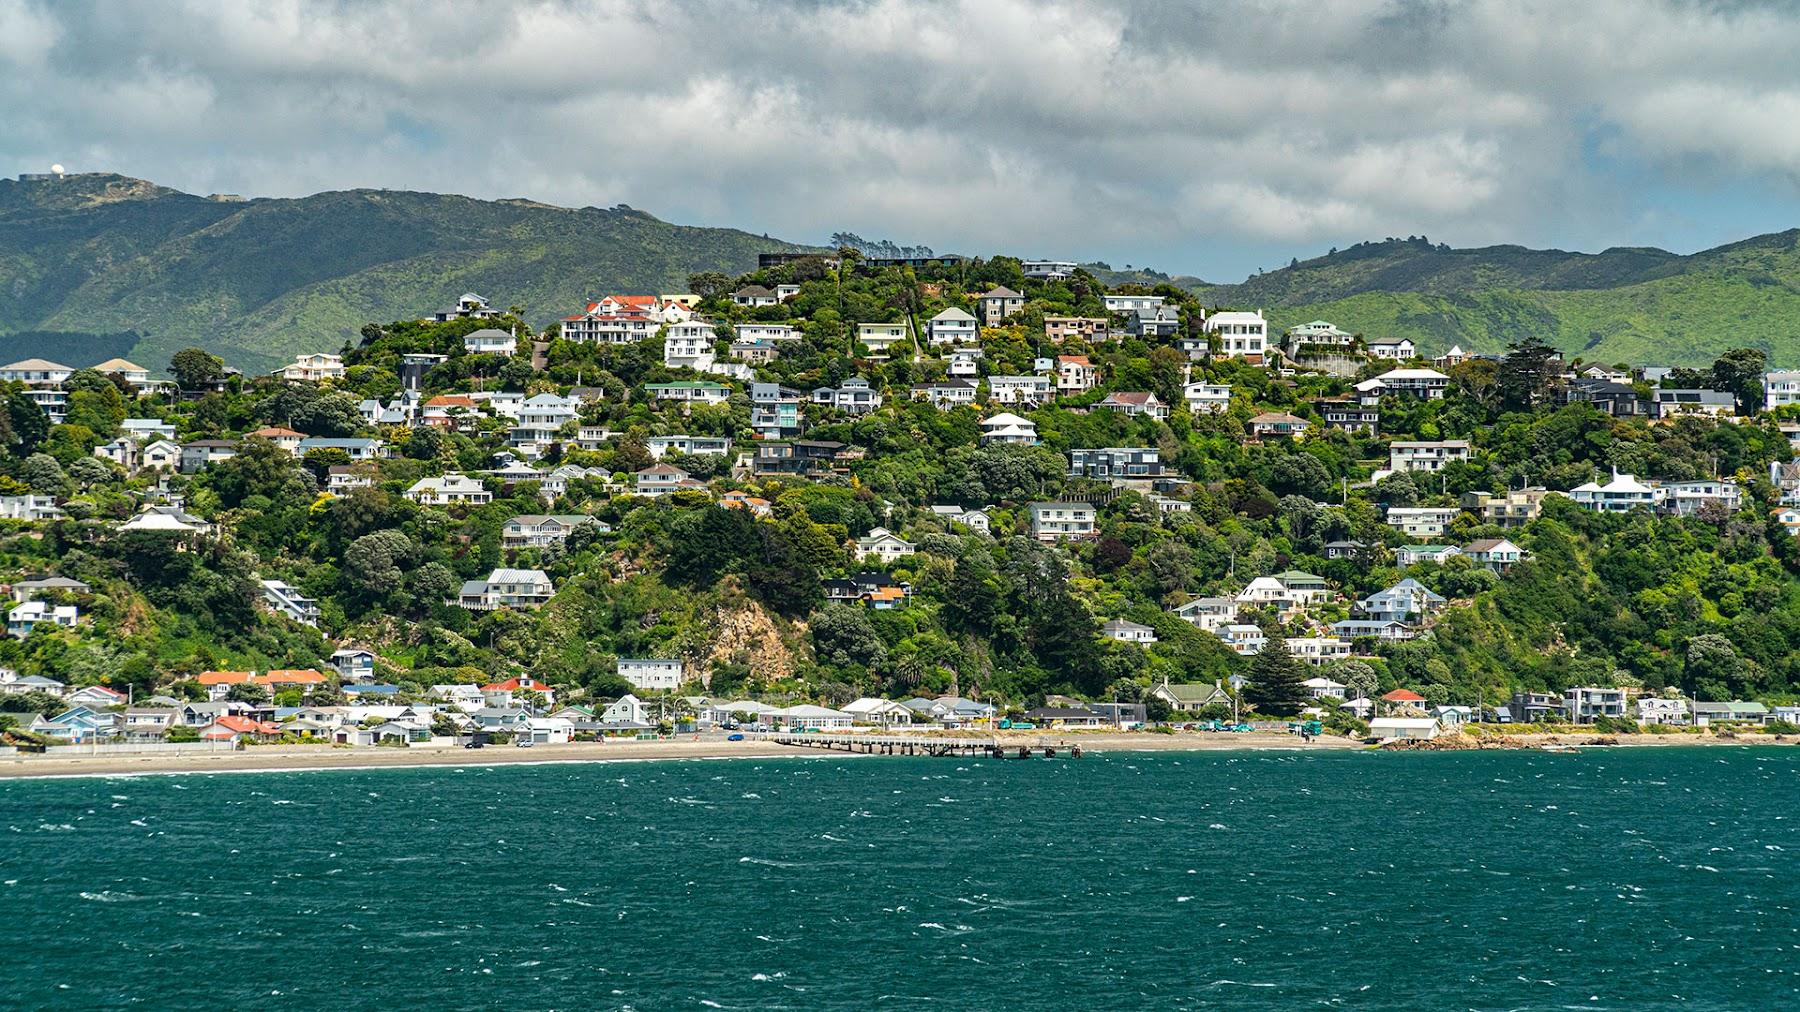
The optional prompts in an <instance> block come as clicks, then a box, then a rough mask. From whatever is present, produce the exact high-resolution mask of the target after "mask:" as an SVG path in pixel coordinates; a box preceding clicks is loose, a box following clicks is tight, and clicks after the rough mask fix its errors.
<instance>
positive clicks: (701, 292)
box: [687, 271, 732, 299]
mask: <svg viewBox="0 0 1800 1012" xmlns="http://www.w3.org/2000/svg"><path fill="white" fill-rule="evenodd" d="M687 283H688V291H690V292H693V293H694V294H695V295H698V296H700V297H701V298H703V299H710V298H713V297H714V296H718V295H723V294H725V293H726V292H728V291H730V290H731V284H732V282H731V278H730V277H728V276H726V275H724V274H721V273H719V272H718V271H701V272H700V273H698V274H689V275H688V279H687Z"/></svg>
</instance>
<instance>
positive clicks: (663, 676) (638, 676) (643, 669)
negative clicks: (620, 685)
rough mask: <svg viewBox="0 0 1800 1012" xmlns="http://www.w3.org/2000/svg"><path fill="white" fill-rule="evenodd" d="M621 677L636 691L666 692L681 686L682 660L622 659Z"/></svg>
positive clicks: (673, 658) (620, 663)
mask: <svg viewBox="0 0 1800 1012" xmlns="http://www.w3.org/2000/svg"><path fill="white" fill-rule="evenodd" d="M619 677H620V678H623V679H625V680H626V681H627V682H630V683H631V687H632V688H634V689H643V690H646V691H654V692H666V691H669V690H672V689H675V688H677V687H679V686H680V685H681V659H680V658H678V657H621V658H619Z"/></svg>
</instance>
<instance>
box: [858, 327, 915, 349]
mask: <svg viewBox="0 0 1800 1012" xmlns="http://www.w3.org/2000/svg"><path fill="white" fill-rule="evenodd" d="M856 339H857V340H858V341H860V342H862V345H863V347H865V348H868V349H869V351H871V352H873V353H875V354H877V355H883V354H886V353H887V350H888V349H889V348H892V347H893V346H894V345H896V344H899V343H900V342H901V341H904V340H906V324H905V323H903V322H902V323H859V324H857V325H856Z"/></svg>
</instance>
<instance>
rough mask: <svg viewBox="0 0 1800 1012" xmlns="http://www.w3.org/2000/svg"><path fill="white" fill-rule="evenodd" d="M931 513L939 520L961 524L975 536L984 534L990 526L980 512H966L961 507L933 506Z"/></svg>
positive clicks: (984, 514) (990, 523)
mask: <svg viewBox="0 0 1800 1012" xmlns="http://www.w3.org/2000/svg"><path fill="white" fill-rule="evenodd" d="M991 508H992V507H990V509H991ZM931 512H932V513H933V514H935V515H936V516H937V517H938V519H940V520H946V521H949V522H951V523H957V524H962V525H963V526H964V527H967V528H968V529H969V530H972V531H974V532H975V533H977V534H986V533H987V532H988V528H989V527H990V526H992V521H991V520H990V519H989V518H988V515H987V514H986V513H984V512H982V511H981V510H968V509H963V508H962V507H961V506H933V507H931Z"/></svg>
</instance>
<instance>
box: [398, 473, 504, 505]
mask: <svg viewBox="0 0 1800 1012" xmlns="http://www.w3.org/2000/svg"><path fill="white" fill-rule="evenodd" d="M406 497H407V498H408V499H411V500H412V501H414V502H416V503H419V504H421V505H425V506H448V505H450V504H451V503H469V504H471V505H476V506H479V505H482V504H484V503H489V502H492V501H493V500H494V493H492V492H489V491H488V490H487V489H485V488H483V487H482V485H481V482H480V481H479V480H477V479H475V478H471V477H469V476H468V475H464V474H458V473H456V472H455V471H452V472H450V473H449V474H444V475H439V476H438V477H435V478H420V479H419V480H418V481H415V482H413V484H412V487H411V488H408V489H407V490H406Z"/></svg>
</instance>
